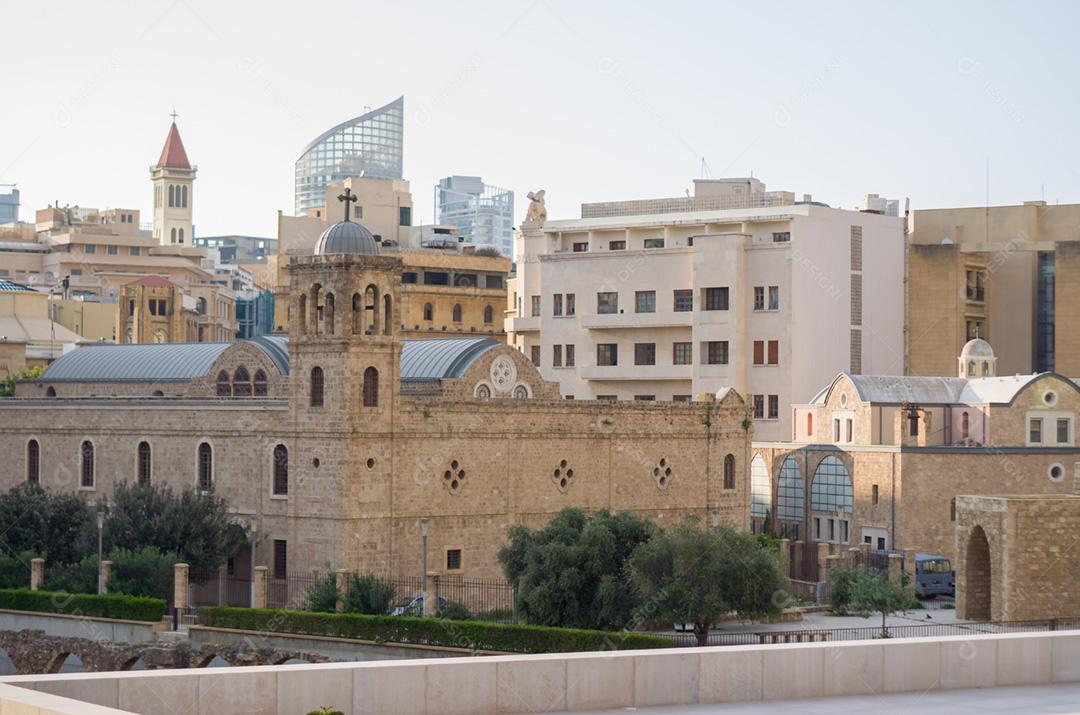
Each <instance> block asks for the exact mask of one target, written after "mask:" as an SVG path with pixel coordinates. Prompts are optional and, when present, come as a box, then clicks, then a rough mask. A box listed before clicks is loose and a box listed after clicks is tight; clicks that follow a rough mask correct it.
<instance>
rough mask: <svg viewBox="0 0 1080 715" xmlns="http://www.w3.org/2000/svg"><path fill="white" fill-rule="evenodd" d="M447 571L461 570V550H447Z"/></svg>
mask: <svg viewBox="0 0 1080 715" xmlns="http://www.w3.org/2000/svg"><path fill="white" fill-rule="evenodd" d="M446 570H447V571H460V570H461V549H447V550H446Z"/></svg>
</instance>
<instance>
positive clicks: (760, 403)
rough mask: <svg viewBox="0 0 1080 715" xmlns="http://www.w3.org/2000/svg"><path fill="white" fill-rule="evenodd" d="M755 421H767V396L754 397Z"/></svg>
mask: <svg viewBox="0 0 1080 715" xmlns="http://www.w3.org/2000/svg"><path fill="white" fill-rule="evenodd" d="M754 419H755V420H762V419H765V395H754Z"/></svg>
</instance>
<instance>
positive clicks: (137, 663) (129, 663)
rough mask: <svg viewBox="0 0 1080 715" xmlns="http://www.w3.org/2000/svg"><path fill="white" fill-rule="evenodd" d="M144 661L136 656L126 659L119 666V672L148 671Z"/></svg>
mask: <svg viewBox="0 0 1080 715" xmlns="http://www.w3.org/2000/svg"><path fill="white" fill-rule="evenodd" d="M148 669H149V668H148V666H147V665H146V661H145V660H143V659H142V656H141V655H136V656H132V657H130V658H128V659H127V660H126V661H124V662H123V663H121V664H120V670H148Z"/></svg>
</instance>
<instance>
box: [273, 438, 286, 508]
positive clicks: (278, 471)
mask: <svg viewBox="0 0 1080 715" xmlns="http://www.w3.org/2000/svg"><path fill="white" fill-rule="evenodd" d="M288 494H289V450H288V448H287V447H286V446H285V445H283V444H279V445H278V446H276V447H274V496H276V497H283V496H288Z"/></svg>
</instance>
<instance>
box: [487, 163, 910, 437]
mask: <svg viewBox="0 0 1080 715" xmlns="http://www.w3.org/2000/svg"><path fill="white" fill-rule="evenodd" d="M694 187H695V191H694V196H693V197H685V198H682V197H680V198H671V199H655V200H643V201H620V202H608V203H600V204H584V205H583V206H582V209H581V218H580V219H567V220H557V221H548V220H546V210H545V209H543V206H542V199H540V200H539V201H534V202H533V206H532V207H530V210H529V216H528V217H526V220H525V222H524V223H523V224H522V230H521V233H520V236H519V239H518V246H517V249H516V251H515V255H517V257H518V262H517V274H516V276H515V292H516V300H515V304H514V305H512V306H511V315H510V317H508V319H507V321H506V326H507V327H506V329H507V333H508V336H509V340H510V341H511V344H512V345H514V346H515V347H517V348H518V349H520V350H522V351H523V352H524V353H525V354H526V355H527V356H529V357H530V358H531V359H532V361H533V363H534V364H536V365H537V366H538V367H539V368H540V371H541V374H543V375H544V377H545V379H548V380H552V381H555V382H557V383H558V384H559V386H560V389H561V391H562V393H563V395H564V396H565V397H568V398H575V399H612V400H657V401H672V400H676V401H679V400H681V401H685V400H688V399H691V397H692V396H694V395H698V394H701V393H714V392H716V391H717V390H720V389H722V388H724V387H732V388H734V389H736V390H737V391H739V392H740V393H741V394H744V395H747V400H748V401H749V402H750V404H751V406H752V411H753V418H754V432H755V434H756V435H757V436H758V437H759V438H760V439H771V440H786V439H790V438H791V434H792V427H791V418H790V415H791V411H790V406H791V405H792V404H793V403H799V402H805V401H807V400H809V399H810V398H811V397H812V396H813V395H814V394H815V393H816V392H817V391H818V390H819V389H820V387H821V385H822V384H823V383H824V382H826V381H827V380H829V379H831V378H832V377H833V376H834V375H835V374H836V373H837V372H839V371H845V372H850V373H852V374H861V373H871V374H900V373H901V372H902V368H903V356H902V345H903V336H902V332H901V329H902V325H903V286H902V282H901V281H902V274H901V272H900V270H899V269H898V267H899V266H900V265H901V264H902V261H903V249H904V243H903V241H904V238H903V224H902V222H901V220H900V219H899V218H896V217H892V216H885V215H881V214H878V213H871V212H858V211H846V210H840V209H834V208H829V207H828V206H825V205H824V204H820V203H816V202H814V201H812V200H811V198H810V197H809V196H805V197H804V200H803V201H796V200H795V196H794V194H791V193H789V192H783V191H766V190H765V185H764V184H762V183H761V182H760V181H759V180H757V179H718V180H697V181H695V182H694ZM540 217H542V218H540Z"/></svg>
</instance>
